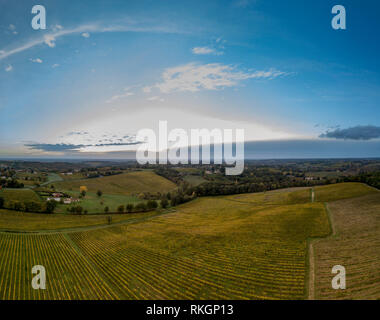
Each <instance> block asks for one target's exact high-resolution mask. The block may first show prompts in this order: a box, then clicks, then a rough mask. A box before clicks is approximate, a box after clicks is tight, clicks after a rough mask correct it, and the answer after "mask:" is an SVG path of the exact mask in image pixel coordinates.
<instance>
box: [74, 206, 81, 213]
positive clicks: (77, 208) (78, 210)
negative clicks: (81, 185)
mask: <svg viewBox="0 0 380 320" xmlns="http://www.w3.org/2000/svg"><path fill="white" fill-rule="evenodd" d="M82 211H83V208H82V207H81V206H76V208H75V212H76V213H77V214H82Z"/></svg>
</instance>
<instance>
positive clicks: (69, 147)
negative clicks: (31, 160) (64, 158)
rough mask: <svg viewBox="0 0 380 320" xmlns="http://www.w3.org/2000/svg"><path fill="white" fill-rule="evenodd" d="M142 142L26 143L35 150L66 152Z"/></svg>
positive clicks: (26, 145)
mask: <svg viewBox="0 0 380 320" xmlns="http://www.w3.org/2000/svg"><path fill="white" fill-rule="evenodd" d="M140 143H141V142H126V143H99V144H86V145H84V144H64V143H57V144H49V143H29V144H25V147H28V148H31V149H33V150H41V151H48V152H64V151H73V152H75V151H78V149H79V148H82V147H93V146H95V147H104V146H129V145H137V144H140Z"/></svg>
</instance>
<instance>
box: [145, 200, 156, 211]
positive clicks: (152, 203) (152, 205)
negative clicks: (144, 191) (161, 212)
mask: <svg viewBox="0 0 380 320" xmlns="http://www.w3.org/2000/svg"><path fill="white" fill-rule="evenodd" d="M146 206H147V208H148V210H152V209H156V208H157V207H158V204H157V201H156V200H148V202H147V203H146Z"/></svg>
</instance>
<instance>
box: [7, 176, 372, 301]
mask: <svg viewBox="0 0 380 320" xmlns="http://www.w3.org/2000/svg"><path fill="white" fill-rule="evenodd" d="M315 192H316V199H318V201H316V202H314V203H311V189H310V188H303V189H283V190H276V191H272V192H265V193H257V194H240V195H233V196H220V197H204V198H198V199H196V200H194V201H191V202H188V203H186V204H183V205H181V206H179V207H176V210H174V211H173V210H172V211H171V212H169V211H168V212H166V213H164V212H163V213H162V214H159V215H157V214H155V213H147V214H150V216H148V217H144V216H139V215H140V214H135V215H128V214H124V215H120V217H126V218H127V219H129V218H130V219H131V221H129V222H128V221H125V222H122V223H121V224H117V225H114V226H106V225H104V222H103V223H102V222H101V221H100V220H99V221H96V222H95V220H94V221H93V223H94V224H95V225H96V224H98V223H100V224H102V226H100V227H96V228H94V227H87V228H86V229H83V228H82V229H75V228H74V226H75V223H77V222H75V223H74V222H73V220H74V219H75V218H78V219H83V220H81V222H80V223H79V225H81V226H83V225H84V224H86V223H88V225H89V224H90V223H89V221H86V220H85V219H89V218H90V217H94V218H93V219H96V218H98V219H105V216H103V217H101V216H97V215H95V216H67V215H59V214H54V215H50V216H49V215H46V217H51V219H52V220H53V219H56V221H51V222H49V225H50V226H54V224H55V223H57V225H58V224H59V223H61V228H62V224H66V225H69V227H68V228H70V229H68V230H65V231H63V232H58V233H54V234H35V235H26V234H20V235H17V234H9V233H5V232H0V244H1V245H0V254H1V256H5V257H6V259H2V261H1V262H0V299H1V298H2V299H306V298H307V297H308V296H309V292H308V288H309V287H308V279H309V278H310V275H309V273H310V271H309V270H310V269H309V267H310V265H309V257H308V243H309V241H310V240H311V239H326V240H327V239H330V238H329V237H331V236H332V228H331V225H330V219H329V216H328V212H327V211H326V206H325V204H324V203H323V201H326V200H324V199H328V201H334V200H338V199H342V198H344V199H349V200H340V201H357V209H353V210H352V214H354V213H355V212H358V211H359V212H360V203H363V202H362V201H367V200H368V199H369V198H368V199H367V198H366V197H377V196H378V192H377V191H375V190H374V189H372V188H368V187H367V186H365V185H362V184H356V183H351V184H338V185H329V186H323V187H318V188H315ZM361 197H364V198H363V199H367V200H360V199H362V198H361ZM371 199H372V198H371ZM373 201H375V200H373ZM333 203H334V202H331V206H333ZM336 203H339V201H337V202H336ZM373 205H374V206H375V209H373V207H371V208H372V209H371V210H372V211H371V212H376V210H377V209H376V208H379V207H378V202H376V201H375V204H373ZM376 206H377V207H376ZM334 210H336V209H334ZM368 210H370V209H368ZM373 210H375V211H373ZM341 212H342V215H343V214H344V212H345V210H344V209H342V211H341ZM2 215H4V216H5V217H7V213H6V212H3V213H1V211H0V223H3V225H10V223H12V224H13V226H17V225H18V226H23V227H24V228H26V227H27V226H30V227H31V228H35V230H36V228H37V229H38V224H37V223H34V222H33V221H34V218H35V217H36V220H39V221H40V223H47V222H45V220H44V219H43V218H42V216H44V215H32V214H29V215H27V216H23V215H21V216H20V217H12V219H9V220H8V221H7V220H6V218H5V219H4V218H2ZM13 215H14V216H15V215H16V214H15V213H13ZM154 215H156V216H154ZM132 216H134V217H136V218H135V219H132ZM25 217H27V219H26V218H25ZM37 217H38V218H37ZM60 217H62V218H65V219H70V221H66V222H64V223H62V222H59V221H60V220H59V219H60ZM137 217H142V218H141V219H139V218H137ZM342 217H343V216H342ZM8 218H9V216H8ZM17 218H19V219H18V220H19V221H20V222H19V223H17V222H16V221H17ZM1 219H4V220H1ZM355 219H357V218H355V217H352V221H355ZM365 219H366V221H367V220H368V219H367V218H365ZM376 219H377V218H375V220H373V221H377V220H376ZM78 221H79V220H78ZM333 221H334V220H333ZM339 223H341V224H342V225H343V226H344V218H342V220H341V222H339ZM372 224H373V222H372ZM45 227H46V228H48V227H47V226H45ZM373 228H374V229H373V230H374V233H373V235H376V232H377V231H378V227H376V224H375V227H373ZM376 230H377V231H376ZM342 234H343V232H342ZM367 234H368V227H363V228H361V229H360V228H359V229H356V232H355V239H356V240H357V241H359V240H358V239H362V241H365V239H366V236H367ZM370 239H376V237H374V238H370ZM313 241H314V240H313ZM344 243H345V242H343V244H342V245H344ZM353 243H355V242H353ZM328 245H331V244H328ZM363 245H364V243H363ZM369 247H370V246H369ZM348 248H350V247H348ZM326 250H328V249H326ZM371 250H372V251H373V250H375V249H373V248H372V247H371ZM372 251H371V252H372ZM320 252H323V251H320V250H319V249H318V250H317V254H316V257H318V262H317V263H319V261H322V258H323V257H320ZM344 252H346V255H347V254H350V253H349V252H350V251H349V250H348V249H347V250H346V251H344ZM355 254H356V255H357V256H359V257H360V251H358V252H356V251H355ZM366 256H367V255H366ZM369 256H370V255H368V257H369ZM332 257H333V256H332V255H331V258H332ZM327 258H328V256H327V257H326V259H327ZM375 260H376V257H375V258H374V260H361V259H358V260H355V259H353V258H351V259H350V260H349V262H350V263H351V265H350V268H356V269H357V270H358V272H359V270H360V268H363V270H364V271H363V272H364V273H365V272H367V271H366V270H367V269H366V268H367V267H368V266H375V265H374V264H373V263H374V261H375ZM329 263H330V262H329ZM347 263H348V262H347ZM34 264H42V265H45V267H46V269H47V274H48V278H47V285H48V287H47V289H46V290H44V291H43V292H41V291H33V290H31V288H30V269H31V266H32V265H34ZM327 265H328V266H329V264H327ZM322 267H323V264H322ZM318 268H319V265H318V264H317V270H319V269H318ZM323 270H325V269H323ZM318 272H319V271H317V273H316V274H318ZM323 272H325V271H322V274H324V273H323ZM329 276H330V275H329ZM356 278H357V277H356ZM58 279H59V280H58ZM327 280H328V281H327ZM327 280H326V281H327V282H328V284H330V283H331V279H330V277H329V278H328V279H327ZM316 285H317V287H318V288H319V286H320V285H319V284H318V283H317V284H316ZM323 285H325V284H324V283H323ZM321 288H323V287H321ZM369 289H370V291H368V294H367V296H368V295H370V294H371V293H372V294H375V295H376V292H378V291H376V290H377V287H369ZM318 290H323V289H318ZM358 290H367V288H365V287H364V288H363V287H362V288H359V289H358Z"/></svg>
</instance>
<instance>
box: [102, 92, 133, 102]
mask: <svg viewBox="0 0 380 320" xmlns="http://www.w3.org/2000/svg"><path fill="white" fill-rule="evenodd" d="M133 95H134V93H133V92H129V91H127V92H125V93H122V94H117V95H114V96H112V97H111V98H109V99H108V100H107V101H106V103H112V102H116V101H118V100H121V99H124V98H127V97H130V96H133Z"/></svg>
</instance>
